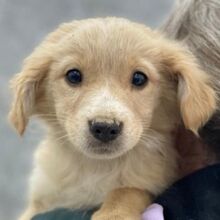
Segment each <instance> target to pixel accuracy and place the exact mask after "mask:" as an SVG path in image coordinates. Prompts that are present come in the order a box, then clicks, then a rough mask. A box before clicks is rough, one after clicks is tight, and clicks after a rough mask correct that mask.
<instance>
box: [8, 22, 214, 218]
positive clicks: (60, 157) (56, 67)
mask: <svg viewBox="0 0 220 220" xmlns="http://www.w3.org/2000/svg"><path fill="white" fill-rule="evenodd" d="M209 84H210V82H209V78H208V76H207V75H206V74H205V73H204V72H203V71H202V70H201V69H200V68H199V67H198V65H197V63H196V61H195V59H194V57H193V56H192V55H191V54H190V53H189V52H188V51H187V50H186V49H185V48H183V47H182V46H181V45H179V44H177V43H175V42H172V41H169V40H167V39H164V37H163V36H162V35H161V34H159V33H157V32H155V31H152V30H150V29H149V28H147V27H145V26H144V25H141V24H137V23H133V22H130V21H128V20H126V19H121V18H103V19H102V18H98V19H88V20H82V21H74V22H71V23H67V24H63V25H61V26H60V27H59V28H58V29H57V30H56V31H55V32H53V33H52V34H50V35H49V36H48V37H47V38H46V40H45V41H44V42H43V43H42V44H41V45H40V46H39V47H38V48H37V49H36V50H35V51H34V52H33V53H32V54H31V55H30V56H29V57H28V58H27V59H26V60H25V62H24V67H23V69H22V71H21V73H19V74H17V76H16V77H15V78H14V79H13V80H12V87H13V89H14V90H15V100H14V103H13V106H12V109H11V112H10V120H11V122H12V123H13V124H14V126H15V128H16V129H17V130H18V132H19V133H20V134H22V133H23V132H24V130H25V127H26V125H27V123H28V120H29V118H30V116H32V115H36V116H37V117H39V118H41V119H42V120H43V121H44V122H45V123H46V124H47V127H48V131H47V136H46V138H45V139H44V140H43V141H42V142H41V144H40V146H39V147H38V149H37V151H36V154H35V160H36V164H35V168H34V171H33V173H32V177H31V180H30V192H29V200H28V207H27V210H26V211H25V212H24V214H23V215H22V216H21V218H20V220H30V219H31V217H32V216H33V215H35V214H37V213H40V212H44V211H48V210H52V209H55V208H61V207H63V208H70V209H82V208H83V209H84V208H93V207H96V206H99V205H100V204H102V203H103V202H104V204H103V206H102V208H101V209H100V211H98V212H97V213H96V214H95V215H94V216H93V218H94V219H102V220H103V219H139V218H140V213H141V212H142V211H143V209H144V208H145V207H146V206H147V205H148V204H149V203H150V202H151V196H152V195H157V194H158V193H160V192H161V191H163V190H164V189H165V188H166V187H167V186H168V185H169V184H171V183H172V182H173V181H174V180H175V179H176V178H177V173H176V171H177V153H176V151H175V149H174V147H173V137H172V134H171V133H172V131H173V130H174V129H175V127H176V126H177V125H178V124H180V123H181V122H182V121H183V122H184V124H185V126H186V128H188V129H190V130H192V131H194V132H195V133H196V132H197V130H198V128H199V127H200V126H201V125H202V124H204V123H205V122H206V121H207V120H208V118H209V117H210V115H211V114H212V113H213V111H214V110H215V93H214V91H213V89H212V88H211V87H210V85H209ZM143 191H144V192H143ZM106 196H107V198H106ZM105 198H106V199H105Z"/></svg>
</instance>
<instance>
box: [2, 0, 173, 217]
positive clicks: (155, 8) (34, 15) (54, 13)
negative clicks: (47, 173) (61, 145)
mask: <svg viewBox="0 0 220 220" xmlns="http://www.w3.org/2000/svg"><path fill="white" fill-rule="evenodd" d="M173 3H174V0H133V1H132V0H0V143H1V144H0V219H1V220H14V219H16V216H17V215H18V214H19V213H20V212H21V210H22V209H23V208H24V206H25V199H26V193H27V189H28V187H27V186H28V184H27V183H28V182H27V181H28V176H29V174H30V171H31V168H32V154H33V151H34V149H35V148H36V146H37V143H38V142H39V141H40V139H41V137H42V136H43V131H42V129H41V128H40V126H39V125H38V124H37V122H32V123H30V124H29V126H28V129H27V132H26V134H25V135H24V137H23V138H20V137H19V136H18V135H17V134H16V132H15V131H14V130H13V129H12V128H11V126H10V125H9V123H8V122H7V112H8V110H9V106H10V101H11V94H10V91H9V89H8V81H9V79H10V78H11V77H12V76H13V75H14V74H15V73H16V72H19V71H20V69H21V65H22V60H23V59H24V58H25V57H26V56H27V55H28V54H29V53H31V51H32V50H33V48H34V47H35V46H37V45H38V44H39V43H40V42H41V40H42V39H43V37H44V36H45V35H46V34H47V33H49V32H50V31H52V30H53V29H55V28H56V27H57V25H58V24H60V23H62V22H66V21H70V20H73V19H82V18H88V17H100V16H120V17H126V18H129V19H131V20H134V21H138V22H142V23H145V24H147V25H149V26H151V27H157V26H159V25H160V24H161V23H162V22H163V21H164V19H165V18H166V16H167V15H168V13H169V12H170V10H171V8H172V5H173Z"/></svg>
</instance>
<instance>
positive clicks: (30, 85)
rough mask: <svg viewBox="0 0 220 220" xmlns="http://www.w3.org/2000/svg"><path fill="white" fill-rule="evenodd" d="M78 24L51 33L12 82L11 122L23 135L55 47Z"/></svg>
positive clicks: (60, 27)
mask: <svg viewBox="0 0 220 220" xmlns="http://www.w3.org/2000/svg"><path fill="white" fill-rule="evenodd" d="M77 24H78V23H77V22H71V23H64V24H62V25H60V26H59V27H58V28H57V29H56V30H55V31H54V32H52V33H50V34H49V35H48V36H47V37H46V39H45V40H44V41H43V42H42V43H41V45H40V46H39V47H38V48H36V49H35V50H34V52H33V53H32V54H31V55H30V56H29V57H28V58H27V59H26V60H25V62H24V66H23V69H22V71H21V72H20V73H18V74H17V75H16V76H15V77H14V78H13V79H12V81H11V87H12V89H13V90H14V93H15V98H14V101H13V104H12V108H11V111H10V113H9V120H10V121H11V122H12V124H14V126H15V128H16V129H17V131H18V132H19V133H20V134H21V135H22V134H23V133H24V130H25V127H26V125H27V123H28V119H29V117H30V116H31V115H32V114H33V113H34V111H35V105H36V98H37V94H38V91H39V87H40V84H41V82H42V80H43V79H44V78H45V76H46V73H47V72H48V70H49V67H50V64H51V62H52V57H53V56H52V54H53V53H54V52H53V51H54V50H53V49H54V45H56V44H57V43H59V41H60V40H61V39H62V38H63V37H65V36H67V35H68V34H69V33H71V32H72V30H73V29H74V27H75V28H76V27H77Z"/></svg>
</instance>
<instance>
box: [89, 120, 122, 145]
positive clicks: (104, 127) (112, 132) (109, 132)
mask: <svg viewBox="0 0 220 220" xmlns="http://www.w3.org/2000/svg"><path fill="white" fill-rule="evenodd" d="M89 129H90V132H91V133H92V135H93V136H94V137H95V138H96V139H98V140H100V141H102V142H105V143H106V142H109V141H113V140H114V139H116V138H117V137H118V135H119V134H120V133H121V130H122V123H120V124H117V123H115V122H114V123H107V122H92V121H90V122H89Z"/></svg>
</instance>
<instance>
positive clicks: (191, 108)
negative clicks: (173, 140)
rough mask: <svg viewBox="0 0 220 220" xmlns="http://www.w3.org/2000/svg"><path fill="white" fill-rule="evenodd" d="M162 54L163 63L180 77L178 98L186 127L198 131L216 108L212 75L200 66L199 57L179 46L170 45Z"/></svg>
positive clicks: (167, 45)
mask: <svg viewBox="0 0 220 220" xmlns="http://www.w3.org/2000/svg"><path fill="white" fill-rule="evenodd" d="M160 55H161V56H162V60H163V65H165V66H166V68H167V70H168V71H169V73H170V74H172V75H175V76H176V77H177V79H178V88H177V89H178V91H177V94H178V101H179V105H180V112H181V116H182V119H183V122H184V124H185V127H186V128H187V129H190V130H192V131H193V132H194V133H196V134H197V131H198V129H199V128H200V126H202V125H204V124H205V123H206V122H207V121H208V119H209V118H210V116H211V115H212V114H213V112H214V111H215V110H216V94H215V91H214V90H213V88H212V87H211V82H210V78H209V76H208V74H206V73H205V72H204V71H203V70H201V69H200V67H199V66H198V64H197V61H196V59H195V57H194V56H193V55H192V54H191V53H190V52H188V51H187V50H186V49H185V48H182V47H181V46H179V45H175V44H174V45H169V43H168V44H166V45H165V46H164V48H163V51H161V54H160Z"/></svg>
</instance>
